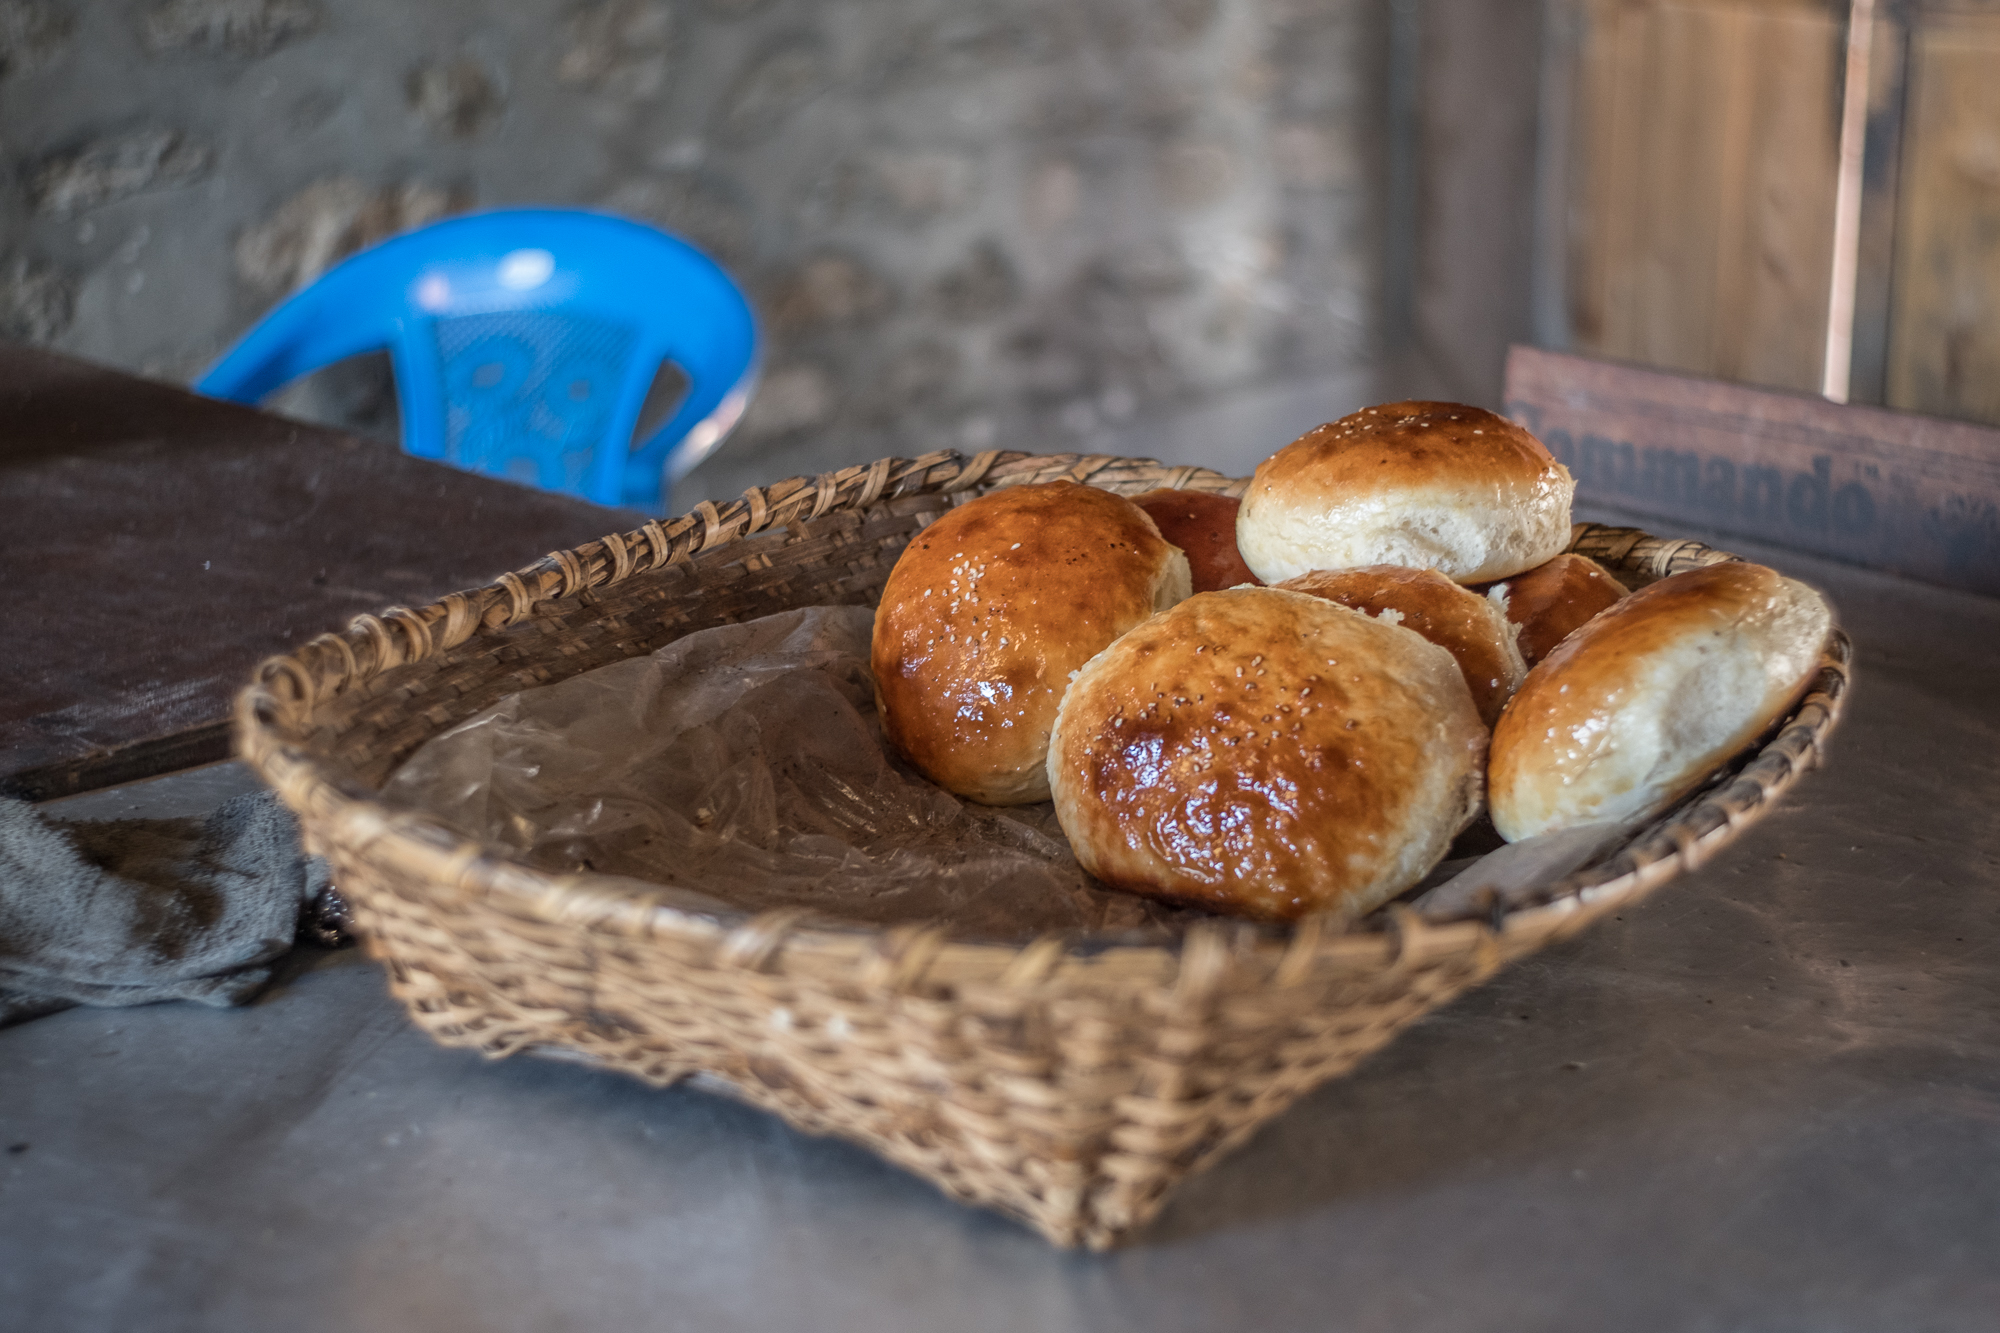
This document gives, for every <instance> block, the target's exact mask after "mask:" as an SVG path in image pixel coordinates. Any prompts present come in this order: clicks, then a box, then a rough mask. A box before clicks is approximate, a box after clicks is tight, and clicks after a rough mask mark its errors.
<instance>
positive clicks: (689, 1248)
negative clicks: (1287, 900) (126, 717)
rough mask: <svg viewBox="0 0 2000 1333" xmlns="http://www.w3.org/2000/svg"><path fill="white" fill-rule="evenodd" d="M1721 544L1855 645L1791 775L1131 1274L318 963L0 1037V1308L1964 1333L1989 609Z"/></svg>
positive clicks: (1989, 1238)
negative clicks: (1803, 776) (1743, 822)
mask: <svg viewBox="0 0 2000 1333" xmlns="http://www.w3.org/2000/svg"><path fill="white" fill-rule="evenodd" d="M1719 544H1721V543H1719ZM1735 549H1738V550H1743V549H1745V548H1744V547H1743V546H1742V545H1741V544H1736V545H1735ZM1746 554H1754V555H1760V556H1761V557H1762V558H1765V559H1768V560H1770V561H1771V562H1772V563H1775V564H1777V565H1779V566H1780V567H1781V568H1785V569H1787V570H1788V571H1789V572H1793V573H1796V574H1798V575H1800V576H1802V577H1806V578H1808V579H1810V580H1812V581H1814V582H1816V583H1818V584H1819V585H1820V586H1822V587H1824V588H1826V589H1827V590H1828V591H1829V592H1830V593H1831V594H1832V596H1833V598H1834V600H1835V602H1836V604H1837V606H1838V609H1839V612H1840V615H1841V617H1842V619H1843V621H1844V623H1845V624H1846V625H1847V626H1848V627H1849V629H1850V631H1851V632H1852V633H1853V635H1854V638H1855V641H1856V644H1857V649H1858V658H1857V683H1856V688H1855V691H1854V694H1853V707H1852V711H1851V713H1850V714H1849V717H1848V719H1847V721H1846V723H1845V725H1844V727H1843V728H1842V730H1841V732H1840V733H1839V734H1838V735H1837V736H1836V738H1835V741H1834V744H1833V746H1832V752H1831V762H1830V764H1829V766H1828V768H1827V769H1826V770H1825V771H1823V772H1821V773H1819V774H1816V775H1814V776H1812V777H1811V778H1810V779H1808V780H1807V781H1806V782H1805V783H1804V784H1803V785H1802V786H1801V788H1800V789H1799V790H1798V791H1797V792H1795V793H1794V795H1793V797H1792V799H1791V800H1790V801H1789V802H1788V804H1787V805H1786V806H1784V807H1783V808H1781V810H1780V811H1779V812H1778V813H1776V814H1775V815H1773V816H1772V817H1771V818H1769V819H1768V820H1766V821H1765V822H1764V823H1763V824H1762V825H1760V826H1759V827H1757V828H1756V829H1754V830H1752V831H1751V832H1750V833H1749V834H1748V835H1747V836H1745V837H1744V838H1743V839H1742V840H1741V841H1740V842H1739V843H1738V844H1737V845H1736V846H1734V847H1733V848H1731V849H1729V850H1728V851H1727V852H1725V853H1724V854H1723V855H1722V857H1721V858H1720V859H1719V860H1718V862H1717V863H1715V864H1714V865H1712V866H1710V867H1708V868H1707V869H1705V870H1704V871H1702V872H1701V873H1699V874H1696V875H1693V876H1690V877H1688V878H1685V879H1683V880H1680V881H1677V882H1675V883H1673V884H1671V885H1669V886H1668V887H1666V888H1665V889H1663V890H1661V891H1660V892H1659V893H1658V894H1656V895H1655V896H1654V897H1653V898H1652V899H1651V900H1650V901H1648V902H1647V903H1645V904H1643V905H1641V906H1639V907H1637V908H1636V909H1634V910H1632V911H1630V912H1627V913H1626V914H1625V915H1624V916H1623V917H1620V918H1618V919H1615V920H1611V921H1606V922H1604V923H1602V924H1600V925H1598V926H1597V927H1595V928H1594V929H1592V930H1591V931H1589V932H1587V933H1586V934H1585V935H1584V936H1582V937H1581V938H1579V939H1576V940H1573V941H1570V942H1568V943H1565V944H1563V945H1560V946H1558V947H1556V948H1552V949H1550V950H1548V951H1546V952H1544V953H1542V954H1540V955H1538V956H1536V957H1535V958H1533V959H1530V960H1529V961H1527V962H1526V963H1524V964H1522V965H1519V966H1517V967H1515V968H1513V969H1512V970H1511V971H1509V972H1506V973H1504V974H1503V975H1502V976H1501V977H1499V978H1498V979H1497V980H1496V981H1494V982H1492V983H1491V984H1489V985H1487V986H1486V987H1484V988H1483V989H1480V990H1477V991H1474V992H1472V993H1471V994H1469V995H1467V996H1464V997H1462V998H1461V999H1459V1000H1458V1001H1457V1002H1455V1003H1453V1004H1451V1005H1449V1006H1447V1007H1446V1008H1444V1009H1443V1010H1441V1011H1439V1012H1438V1013H1436V1014H1434V1015H1432V1016H1431V1017H1430V1018H1428V1019H1427V1020H1425V1021H1423V1022H1422V1023H1419V1024H1418V1025H1416V1026H1415V1027H1413V1028H1412V1029H1411V1030H1410V1031H1408V1032H1407V1033H1406V1034H1404V1035H1403V1036H1402V1037H1401V1038H1400V1039H1399V1040H1398V1041H1396V1042H1395V1043H1394V1044H1393V1045H1392V1046H1390V1047H1389V1048H1388V1049H1387V1050H1385V1051H1384V1052H1382V1053H1381V1054H1379V1055H1377V1056H1376V1057H1375V1058H1374V1059H1372V1060H1371V1061H1369V1062H1368V1063H1367V1064H1366V1065H1364V1066H1363V1067H1362V1068H1361V1069H1360V1070H1359V1071H1357V1072H1356V1073H1354V1074H1353V1075H1351V1076H1350V1077H1347V1078H1345V1079H1341V1080H1338V1081H1336V1082H1334V1083H1331V1084H1329V1085H1327V1086H1326V1087H1324V1088H1322V1089H1321V1090H1320V1091H1318V1092H1317V1093H1315V1094H1313V1095H1312V1096H1310V1097H1308V1098H1307V1099H1306V1100H1305V1101H1304V1102H1303V1103H1301V1104H1300V1105H1299V1106H1297V1107H1295V1108H1294V1109H1293V1110H1292V1111H1290V1112H1289V1113H1287V1114H1286V1115H1284V1116H1282V1117H1281V1118H1280V1119H1278V1120H1277V1121H1276V1122H1275V1123H1274V1124H1272V1125H1271V1126H1270V1127H1268V1128H1267V1129H1266V1130H1265V1131H1264V1132H1263V1133H1262V1134H1261V1135H1259V1136H1258V1137H1257V1138H1256V1139H1255V1140H1254V1141H1253V1142H1252V1143H1251V1144H1250V1145H1249V1146H1248V1147H1246V1148H1245V1149H1244V1150H1242V1151H1241V1152H1239V1153H1237V1154H1236V1155H1235V1156H1233V1157H1231V1158H1229V1159H1227V1160H1226V1161H1224V1162H1223V1163H1222V1164H1221V1165H1220V1166H1218V1167H1217V1168H1215V1169H1214V1170H1213V1171H1211V1172H1209V1173H1208V1174H1207V1175H1205V1176H1202V1177H1199V1178H1197V1179H1195V1180H1193V1181H1190V1182H1189V1183H1188V1184H1187V1185H1186V1186H1185V1187H1183V1188H1182V1190H1181V1191H1180V1192H1179V1194H1178V1195H1176V1196H1175V1198H1174V1200H1173V1202H1172V1203H1171V1204H1170V1206H1169V1208H1168V1210H1167V1212H1166V1214H1165V1215H1164V1216H1163V1218H1162V1219H1161V1220H1160V1222H1159V1224H1158V1225H1157V1226H1155V1227H1154V1228H1153V1229H1152V1230H1151V1231H1150V1232H1148V1233H1146V1234H1145V1235H1144V1236H1143V1237H1142V1238H1141V1239H1140V1240H1139V1241H1137V1242H1136V1243H1135V1244H1133V1245H1132V1246H1131V1247H1130V1248H1128V1249H1125V1250H1123V1251H1120V1252H1117V1253H1112V1254H1108V1255H1079V1254H1065V1253H1061V1252H1058V1251H1055V1250H1052V1249H1050V1248H1049V1247H1048V1246H1047V1245H1045V1244H1044V1243H1043V1242H1042V1241H1040V1240H1039V1239H1037V1238H1035V1237H1034V1236H1033V1235H1031V1234H1029V1233H1028V1232H1026V1231H1025V1230H1023V1229H1021V1228H1020V1227H1017V1226H1015V1225H1013V1224H1012V1223H1009V1222H1007V1221H1004V1220H1002V1219H1000V1218H998V1217H995V1216H992V1215H990V1214H986V1213H982V1212H977V1211H974V1210H971V1209H967V1208H962V1207H960V1206H958V1205H956V1204H953V1203H950V1202H948V1201H946V1200H945V1199H944V1198H943V1197H942V1196H941V1195H939V1194H938V1193H937V1192H936V1191H934V1190H933V1189H931V1188H930V1187H929V1186H927V1185H925V1184H923V1183H921V1182H920V1181H918V1180H916V1179H914V1178H912V1177H910V1176H907V1175H904V1174H903V1173H901V1172H899V1171H897V1170H895V1169H893V1168H891V1167H888V1166H886V1165H883V1164H881V1163H880V1162H878V1161H876V1160H875V1159H874V1158H872V1157H871V1156H869V1155H868V1154H867V1153H866V1152H864V1151H862V1150H861V1149H858V1148H854V1147H850V1146H847V1145H845V1144H841V1143H837V1142H830V1141H825V1140H815V1139H810V1138H806V1137H804V1136H802V1135H800V1134H797V1133H794V1132H793V1131H791V1130H789V1129H787V1128H786V1127H785V1126H783V1125H782V1124H780V1123H779V1122H777V1121H775V1120H773V1119H771V1118H770V1117H767V1116H765V1115H762V1114H760V1113H758V1112H755V1111H751V1110H747V1109H744V1108H742V1107H739V1106H736V1105H734V1104H731V1103H729V1102H726V1101H723V1100H720V1099H717V1098H715V1097H712V1096H708V1095H705V1094H702V1093H699V1092H694V1091H688V1090H682V1089H676V1090H669V1091H664V1092H656V1091H651V1090H648V1089H646V1088H645V1087H642V1086H641V1085H639V1084H638V1083H636V1082H632V1081H629V1080H626V1079H624V1078H621V1077H618V1076H615V1075H611V1074H605V1073H601V1072H595V1071H591V1070H587V1069H583V1068H580V1067H574V1066H570V1065H565V1064H558V1063H553V1062H546V1061H537V1060H533V1059H517V1060H511V1061H506V1062H501V1063H488V1062H485V1061H483V1060H481V1059H480V1058H479V1057H477V1056H476V1055H472V1054H470V1053H467V1052H463V1051H452V1050H445V1049H442V1048H439V1047H436V1046H434V1045H432V1044H431V1043H430V1042H429V1041H428V1040H427V1039H425V1038H424V1037H422V1036H420V1035H419V1034H418V1033H417V1032H416V1031H415V1030H414V1029H412V1028H411V1026H410V1025H409V1024H408V1023H407V1022H406V1021H405V1020H404V1019H403V1017H402V1015H401V1013H400V1011H399V1010H398V1009H397V1008H396V1007H395V1006H394V1005H393V1004H392V1003H391V1002H390V1001H389V1000H388V998H387V997H386V995H385V993H384V987H383V982H382V978H381V976H380V974H379V972H378V971H377V969H376V968H375V967H374V966H373V965H371V964H369V963H368V962H366V961H365V960H364V959H362V958H361V957H360V956H359V955H358V954H356V953H352V952H350V953H345V954H338V955H329V956H325V957H324V958H322V959H321V960H320V961H319V962H318V963H317V965H315V966H312V967H310V968H309V969H307V970H305V971H304V972H303V973H302V974H300V975H298V976H296V977H294V978H293V979H292V980H291V981H290V982H289V983H288V984H286V985H284V986H283V987H281V988H279V989H278V990H276V991H275V992H274V993H272V994H271V995H270V996H269V997H268V998H266V999H265V1000H263V1001H262V1002H260V1003H259V1004H257V1005H255V1006H254V1007H252V1008H250V1009H247V1010H234V1011H216V1010H209V1009H202V1008H197V1007H195V1006H192V1005H185V1004H173V1005H160V1006H155V1007H151V1008H145V1009H134V1010H122V1011H121V1010H81V1009H79V1010H71V1011H69V1012H67V1013H62V1014H58V1015H55V1016H53V1017H50V1018H44V1019H40V1020H37V1021H34V1022H30V1023H26V1024H23V1025H21V1026H19V1027H16V1028H12V1029H8V1030H5V1031H0V1327H4V1328H7V1329H17V1328H18V1329H23V1330H97V1329H104V1330H113V1329H115V1330H133V1329H146V1330H155V1331H158V1333H169V1331H174V1330H202V1331H203V1333H227V1331H232V1330H267V1329H274V1328H284V1329H288V1330H294V1331H295V1333H318V1331H319V1330H394V1329H406V1328H408V1329H423V1330H425V1331H426V1333H456V1331H457V1330H509V1331H511V1330H523V1331H524V1333H525V1331H528V1330H533V1331H535V1333H551V1331H554V1330H571V1329H577V1330H582V1329H592V1330H595V1329H653V1328H661V1329H696V1328H698V1329H705V1330H727V1329H811V1330H816V1331H824V1333H835V1331H837V1330H867V1331H868V1333H897V1331H899V1330H941V1329H951V1330H966V1331H968V1333H970V1331H973V1330H987V1329H992V1330H1018V1329H1037V1330H1051V1331H1055V1330H1072V1329H1075V1330H1082V1329H1090V1330H1097V1331H1099V1333H1103V1331H1117V1330H1134V1331H1137V1330H1146V1331H1147V1333H1162V1331H1163V1330H1175V1329H1260V1330H1263V1329H1270V1330H1281V1329H1315V1330H1319V1329H1366V1330H1374V1329H1397V1330H1410V1331H1412V1333H1415V1331H1418V1330H1438V1331H1443V1330H1473V1329H1480V1330H1489V1329H1490V1330H1519V1329H1563V1330H1571V1329H1573V1330H1606V1329H1620V1330H1646V1329H1662V1330H1664V1329H1674V1330H1736V1329H1742V1330H1758V1331H1759V1333H1769V1331H1773V1330H1795V1329H1796V1330H1815V1331H1821V1330H1890V1329H1893V1330H1905V1329H1937V1330H1943V1329H1968V1330H1970V1329H1981V1330H1986V1329H1992V1328H1994V1327H1996V1326H2000V819H1996V811H2000V757H1996V756H2000V698H1996V692H1997V691H1996V686H2000V671H1997V670H1996V665H1995V664H1996V662H2000V602H1995V601H1991V600H1984V599H1979V598H1974V597H1969V596H1962V595H1957V594H1952V593H1946V592H1941V591H1937V590H1935V589H1930V588H1925V587H1921V586H1918V585H1915V584H1911V583H1906V582H1902V581H1899V580H1896V579H1892V578H1888V577H1884V576H1879V575H1873V574H1868V573H1863V572H1858V571H1854V570H1851V569H1845V568H1841V567H1838V566H1832V565H1828V564H1824V563H1821V562H1817V561H1811V560H1807V559H1803V558H1799V557H1795V556H1786V555H1782V554H1776V553H1765V552H1754V551H1746ZM239 780H240V777H238V776H236V775H232V774H231V773H230V772H229V771H228V770H210V771H208V772H206V773H198V774H193V775H188V776H185V777H179V778H169V779H163V780H161V781H159V782H158V783H156V784H153V785H152V786H151V787H150V788H126V789H123V790H121V791H118V792H111V793H101V794H96V795H92V796H88V797H83V798H79V799H78V800H77V801H76V802H74V803H72V804H70V805H69V806H68V808H67V811H66V812H67V813H75V814H90V815H109V814H118V813H128V812H133V811H136V810H139V809H144V810H148V811H152V810H158V811H160V812H162V813H164V812H167V810H168V809H169V807H171V806H173V805H174V803H175V802H176V801H179V802H180V803H181V805H182V806H183V807H186V806H188V805H193V806H197V807H199V806H204V805H206V804H212V803H213V802H214V801H216V800H219V799H221V797H222V796H224V795H227V794H228V791H229V790H230V789H231V788H230V784H231V783H232V782H234V781H239ZM176 792H179V793H181V794H180V795H178V796H176V794H175V793H176Z"/></svg>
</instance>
